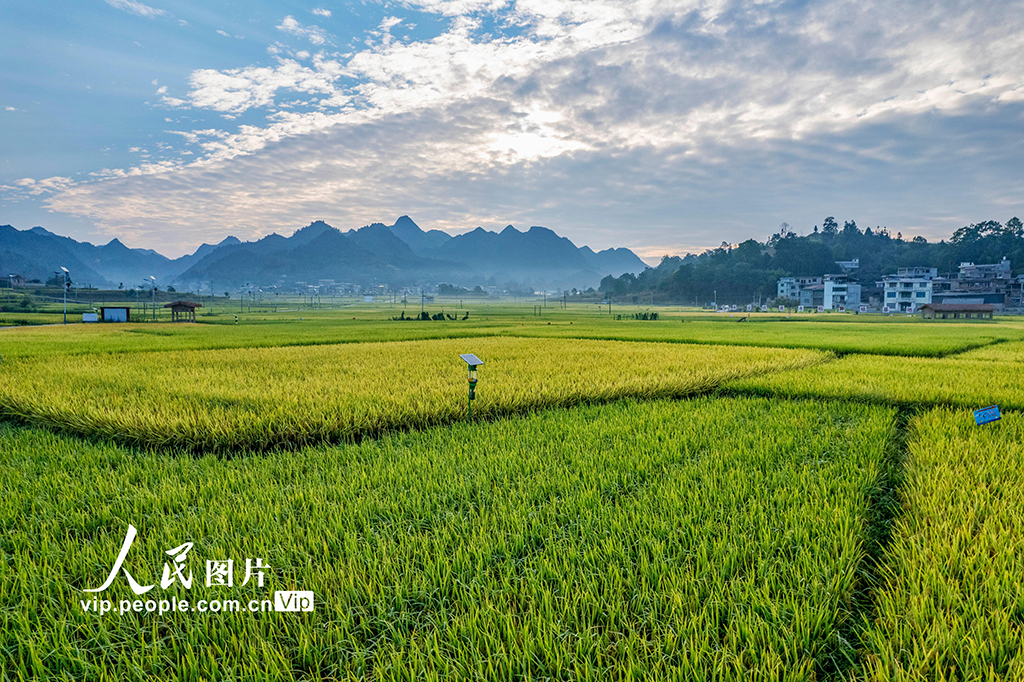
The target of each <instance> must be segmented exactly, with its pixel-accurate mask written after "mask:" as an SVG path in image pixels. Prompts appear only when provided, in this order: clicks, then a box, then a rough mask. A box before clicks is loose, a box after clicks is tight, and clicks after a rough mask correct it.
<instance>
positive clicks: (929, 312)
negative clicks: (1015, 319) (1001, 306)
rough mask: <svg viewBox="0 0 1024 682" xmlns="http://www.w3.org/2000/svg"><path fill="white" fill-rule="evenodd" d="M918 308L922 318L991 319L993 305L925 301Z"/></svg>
mask: <svg viewBox="0 0 1024 682" xmlns="http://www.w3.org/2000/svg"><path fill="white" fill-rule="evenodd" d="M920 310H921V319H922V320H991V319H992V311H993V310H995V306H994V305H992V304H991V303H925V304H924V305H923V306H921V308H920Z"/></svg>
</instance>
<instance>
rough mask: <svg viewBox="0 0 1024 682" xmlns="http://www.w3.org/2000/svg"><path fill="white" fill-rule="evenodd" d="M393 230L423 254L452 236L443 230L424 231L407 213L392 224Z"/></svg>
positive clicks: (414, 249)
mask: <svg viewBox="0 0 1024 682" xmlns="http://www.w3.org/2000/svg"><path fill="white" fill-rule="evenodd" d="M391 232H392V233H393V234H394V235H395V236H396V237H398V238H399V239H401V240H402V241H403V242H405V243H406V244H408V245H409V248H411V249H412V250H413V251H415V252H416V253H418V254H422V253H423V252H424V251H429V250H430V249H436V248H437V247H439V246H441V245H442V244H444V243H445V242H447V241H450V240H451V238H452V236H451V235H450V234H448V233H447V232H442V231H441V230H430V231H429V232H424V231H423V230H422V229H420V226H419V225H417V224H416V223H414V222H413V221H412V218H410V217H409V216H407V215H404V216H402V217H401V218H399V219H398V220H396V221H395V224H394V225H392V226H391Z"/></svg>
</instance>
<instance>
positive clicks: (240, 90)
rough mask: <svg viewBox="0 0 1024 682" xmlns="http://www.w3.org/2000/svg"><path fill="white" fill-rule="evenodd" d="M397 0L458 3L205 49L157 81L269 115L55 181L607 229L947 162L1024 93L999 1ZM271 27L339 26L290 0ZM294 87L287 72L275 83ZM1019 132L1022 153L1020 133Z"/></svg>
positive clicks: (180, 213) (116, 200)
mask: <svg viewBox="0 0 1024 682" xmlns="http://www.w3.org/2000/svg"><path fill="white" fill-rule="evenodd" d="M403 4H404V5H405V6H408V7H414V8H418V9H421V10H426V11H431V12H435V13H437V14H441V15H444V16H446V17H450V19H449V22H450V23H449V27H448V28H447V30H444V31H443V32H441V33H440V34H439V35H437V36H436V37H434V38H431V39H425V40H415V41H411V42H408V41H407V42H398V41H395V40H394V39H392V38H391V33H390V32H391V30H392V29H393V28H394V27H395V26H397V25H399V24H400V23H401V22H402V20H401V19H399V18H397V17H390V16H388V17H385V18H384V19H383V20H382V22H381V23H380V25H379V26H378V27H376V29H375V30H374V31H372V32H370V33H371V34H372V35H371V36H370V37H372V38H373V40H371V44H370V45H369V47H367V48H366V49H362V50H361V51H357V52H355V53H354V54H351V55H345V56H342V55H335V54H324V53H319V54H315V55H313V56H312V62H311V63H307V65H303V64H302V63H300V62H299V61H298V60H303V62H305V60H306V59H308V58H309V57H310V56H309V54H308V53H306V51H300V52H291V51H290V50H289V48H288V47H287V46H285V45H282V44H280V43H277V44H275V45H271V46H269V47H268V52H270V53H271V54H273V55H274V56H273V58H272V59H271V60H269V61H272V62H274V63H273V64H271V65H252V66H246V67H243V68H237V69H230V70H214V69H199V70H196V71H195V72H193V73H192V75H191V77H190V79H189V91H188V93H187V95H184V96H183V98H180V99H179V98H172V97H169V96H168V95H167V94H166V90H165V89H164V88H161V89H160V90H159V91H158V94H160V95H162V97H163V99H162V101H163V103H164V104H166V105H168V106H173V107H180V108H197V109H208V110H212V111H216V112H220V113H222V114H224V115H225V116H238V115H240V114H242V113H243V112H246V111H249V110H253V109H256V110H258V109H263V110H265V112H266V113H267V120H266V122H265V123H263V124H260V125H253V124H251V123H250V124H246V125H239V126H237V127H235V128H233V129H230V130H215V131H209V130H204V131H179V132H176V133H175V134H176V135H178V136H180V137H181V138H182V143H183V144H187V145H193V149H194V150H195V151H196V152H197V158H195V159H194V160H193V161H191V162H189V163H187V164H185V163H181V162H180V161H179V160H177V159H180V156H181V155H184V154H183V153H182V154H179V156H178V157H176V160H175V161H173V162H171V161H165V162H159V163H157V162H154V163H151V164H143V165H139V166H137V167H133V168H131V169H127V170H124V171H117V170H114V171H107V175H105V176H104V177H107V178H110V180H105V181H101V182H90V183H80V184H77V185H74V186H68V187H67V188H66V189H65V190H64V191H62V192H60V193H59V194H57V195H56V196H54V197H52V198H51V199H50V200H49V205H50V206H51V207H52V208H54V209H55V210H60V211H64V212H67V213H72V214H75V215H84V216H88V217H91V218H93V219H94V220H96V221H98V223H99V224H100V225H101V226H104V227H105V229H109V230H111V231H114V230H121V229H127V228H129V227H130V228H131V229H134V230H138V231H150V232H151V233H152V234H154V235H156V234H158V233H161V230H166V228H167V227H173V228H174V230H171V231H170V232H169V234H172V235H174V236H173V237H169V238H177V235H182V234H188V230H195V229H200V228H195V227H194V225H208V224H211V222H216V223H217V224H219V225H222V226H223V227H224V229H229V228H230V229H233V230H235V231H240V230H242V229H245V228H246V226H251V225H253V224H260V225H262V226H263V228H261V229H265V230H266V231H271V230H274V229H277V230H282V229H287V227H288V226H289V225H291V226H294V224H295V223H296V221H298V222H302V220H303V218H301V216H307V215H309V214H310V213H311V212H315V213H316V214H317V215H325V216H326V215H334V216H336V219H337V220H341V221H349V222H348V223H347V224H354V225H358V224H361V221H369V220H377V219H382V218H383V217H384V216H385V215H386V214H387V213H388V212H389V211H391V212H394V211H399V212H407V211H413V210H419V211H422V214H423V215H426V216H428V217H430V218H431V219H432V220H434V221H435V225H439V226H442V227H452V228H454V227H458V226H465V225H466V224H472V223H471V222H470V221H482V220H483V219H484V218H488V217H493V218H494V219H495V220H497V221H500V220H506V221H507V220H509V219H511V218H512V217H513V216H512V215H511V213H514V212H518V213H519V214H520V215H535V216H537V217H536V219H537V220H538V221H543V220H544V217H543V216H544V215H562V216H567V220H580V221H583V220H586V221H589V222H588V224H589V225H590V226H591V229H593V230H598V229H599V228H598V226H599V225H603V224H607V223H609V221H612V220H617V221H620V224H633V223H635V222H636V218H635V217H634V216H633V215H631V213H630V211H634V212H636V211H648V210H649V211H655V210H661V211H663V213H664V215H660V214H659V215H658V216H655V217H653V218H651V219H650V221H649V222H650V223H651V224H652V225H653V227H654V228H659V229H669V228H670V227H671V226H673V225H677V223H676V222H673V221H674V220H676V218H675V217H674V213H673V210H672V207H675V208H676V209H677V210H676V211H675V213H676V214H681V213H683V211H681V210H678V207H680V206H683V205H685V206H686V207H687V208H686V211H685V212H686V213H687V214H688V215H689V214H691V213H692V214H694V215H702V216H704V218H706V217H707V216H709V215H713V214H714V212H713V210H712V209H714V208H717V210H719V211H720V212H723V213H728V212H729V211H731V210H732V209H733V206H734V205H735V204H736V203H737V198H738V197H745V196H747V195H750V196H753V197H756V198H753V199H751V201H756V202H760V205H762V206H772V205H776V204H777V203H778V202H780V201H782V199H780V197H784V196H786V195H785V188H786V186H787V183H791V184H793V185H794V186H800V187H801V189H799V190H793V191H800V192H805V193H807V195H817V196H818V197H832V199H831V200H833V201H836V202H842V201H852V200H853V199H847V198H844V197H843V196H841V195H839V194H836V193H835V188H836V187H839V186H845V187H869V186H870V183H871V182H877V178H878V177H880V174H887V175H892V178H891V183H892V184H893V185H894V186H895V185H896V184H899V182H900V180H899V177H903V176H900V175H899V173H897V172H891V173H890V171H893V169H901V168H908V167H912V168H913V171H912V172H910V171H905V173H906V174H908V175H907V177H910V176H912V177H922V174H923V173H925V172H926V171H924V170H922V169H924V168H928V169H933V168H934V169H941V168H943V167H945V164H943V163H941V161H942V155H943V154H947V153H949V152H950V150H953V153H954V154H957V155H958V158H960V157H962V156H964V155H968V156H970V155H971V154H975V156H977V154H976V152H972V151H971V150H972V149H988V150H997V151H998V150H999V147H1000V145H999V144H998V143H994V142H989V141H981V142H978V143H977V144H976V145H974V143H972V145H974V146H972V145H968V144H962V145H959V146H958V144H957V142H956V136H955V135H954V134H951V132H950V131H949V130H946V129H945V128H941V132H937V131H939V130H940V128H939V127H938V126H940V124H941V122H943V121H956V120H959V119H961V118H963V119H964V120H967V118H968V117H973V118H970V120H981V119H979V118H978V117H984V116H991V115H993V114H992V113H991V112H993V111H996V112H998V111H1004V110H1006V111H1009V109H1006V108H1007V107H1012V106H1017V107H1019V104H1015V103H1019V102H1020V101H1021V100H1024V94H1022V93H1024V38H1022V36H1024V21H1022V18H1021V17H1019V16H1017V15H1016V14H1015V13H1013V12H1012V11H1010V9H1009V8H1000V7H989V8H988V14H985V15H983V16H982V15H980V14H976V13H975V12H974V11H972V10H960V9H957V8H956V7H952V8H951V7H950V6H948V5H943V6H933V5H932V4H930V3H927V2H923V1H922V2H919V3H914V7H913V8H912V10H911V9H905V8H904V9H897V8H894V6H892V5H891V4H886V3H883V2H880V1H878V2H872V1H871V0H866V1H865V2H864V3H862V4H858V5H856V6H853V7H851V6H850V5H848V4H845V3H837V2H828V3H815V4H811V5H807V6H796V7H795V8H794V9H785V10H780V9H778V8H775V7H769V6H766V5H756V6H749V7H744V6H733V5H730V4H726V3H724V2H721V1H719V0H694V1H693V2H689V1H687V2H671V3H668V2H661V1H660V0H639V1H638V2H634V3H621V2H617V1H613V0H588V1H583V2H563V1H559V0H520V1H519V2H517V3H516V4H515V5H514V6H513V5H512V4H511V3H507V2H500V1H497V0H494V1H492V0H425V1H422V2H411V1H410V2H405V3H403ZM485 12H492V13H494V21H493V22H490V24H489V25H501V26H511V27H513V30H511V31H510V32H509V33H508V34H503V33H501V32H500V31H496V32H492V33H487V34H485V33H482V31H481V26H482V22H481V20H480V15H481V14H482V13H485ZM277 28H278V29H280V30H281V31H283V32H285V33H289V34H290V35H295V36H299V37H303V38H305V39H308V40H310V41H311V42H313V43H314V44H315V45H323V44H325V43H326V41H327V35H326V33H325V32H323V30H322V29H320V28H319V27H315V26H311V27H306V26H303V25H302V24H300V23H299V22H298V21H296V20H295V19H294V18H293V17H291V16H288V17H285V19H284V20H283V21H282V23H281V25H279V26H278V27H277ZM489 30H490V29H489ZM317 40H319V41H320V42H317ZM289 54H291V55H294V59H289V58H285V55H289ZM283 92H288V93H291V96H289V98H288V101H286V102H285V103H283V104H282V103H281V102H279V101H278V97H279V96H280V93H283ZM296 93H297V99H298V103H297V102H296ZM302 103H305V106H301V104H302ZM282 107H285V108H287V109H288V110H287V111H285V110H282ZM903 122H910V123H908V124H907V125H908V127H907V128H905V129H904V128H901V127H900V126H901V125H903ZM951 125H952V124H951ZM866 130H872V131H876V132H874V133H873V134H874V135H876V136H877V137H874V138H872V137H870V136H862V134H861V133H862V131H866ZM877 131H882V132H877ZM965 134H966V133H965ZM971 134H975V133H974V132H971ZM978 134H980V133H978ZM908 140H912V141H913V143H911V142H908ZM1015 145H1016V146H1015ZM1002 146H1004V147H1005V154H1006V155H1011V152H1012V151H1013V150H1014V149H1018V150H1019V147H1020V142H1018V141H1016V139H1015V138H1013V139H1008V140H1007V142H1006V144H1004V145H1002ZM189 151H191V150H189ZM971 158H974V157H971ZM979 158H980V157H979ZM960 161H962V162H964V163H967V164H968V165H969V166H970V167H972V168H983V166H975V165H971V164H974V163H975V162H974V161H971V160H970V159H967V160H964V159H963V158H960ZM977 163H981V161H978V162H977ZM1000 163H1002V161H1000ZM1006 163H1010V162H1009V161H1006ZM751 168H756V169H757V170H756V172H755V171H753V170H750V171H749V172H750V173H752V174H753V175H751V176H747V175H745V172H747V170H748V169H751ZM822 169H828V174H827V175H823V174H822ZM927 172H928V173H931V172H933V171H932V170H928V171H927ZM934 173H936V175H934V176H929V177H931V178H932V180H931V185H932V186H931V187H930V188H929V189H928V191H929V192H932V193H933V194H934V192H935V189H934V187H936V186H940V185H941V186H944V187H946V188H947V189H948V191H945V194H947V195H948V196H944V197H942V200H943V201H946V202H947V210H946V211H945V213H944V214H943V215H948V214H949V213H950V211H949V210H948V202H952V201H954V200H957V201H960V202H961V204H966V203H968V202H969V201H970V200H971V199H970V197H969V196H968V195H966V194H964V192H967V191H968V188H967V187H966V186H964V183H957V182H952V184H950V181H949V180H948V179H946V180H944V179H943V177H942V175H941V172H940V170H934ZM977 175H978V177H979V182H980V178H982V177H987V175H986V174H985V173H984V172H981V173H978V174H977ZM826 178H827V180H826ZM840 180H841V181H840ZM943 182H946V183H947V184H946V185H942V183H943ZM901 186H902V185H901ZM197 188H201V190H202V191H201V192H197ZM254 188H258V191H256V190H255V189H254ZM730 188H731V189H730ZM904 189H906V190H907V191H908V192H910V191H911V190H912V189H913V188H912V187H911V186H909V185H907V186H905V187H904ZM1010 189H1012V188H1008V187H1004V186H1002V185H999V186H998V187H993V188H992V189H991V194H992V195H993V196H996V195H998V196H999V197H1006V196H1012V192H1011V191H1010ZM887 191H890V192H891V191H893V190H887ZM979 191H980V190H979ZM985 191H989V190H985ZM730 192H732V193H731V194H730ZM745 193H746V194H745ZM200 194H201V196H202V199H198V198H197V197H198V196H199V195H200ZM801 196H805V195H801ZM851 196H854V195H853V194H851ZM396 197H398V198H396ZM822 200H823V199H819V198H815V199H814V201H822ZM716 201H717V202H718V203H715V202H716ZM403 202H404V204H405V207H404V208H403V206H402V205H400V204H403ZM773 202H774V203H773ZM410 203H411V204H415V205H414V206H409V205H408V204H410ZM868 203H871V202H868ZM523 206H531V207H536V208H535V209H530V211H534V212H533V213H530V212H529V211H526V210H524V209H523V208H522V207H523ZM581 207H583V208H581ZM624 207H625V208H624ZM648 207H652V208H648ZM657 207H662V208H657ZM899 210H909V209H903V208H900V209H899ZM588 211H590V212H589V213H588ZM702 211H703V213H701V212H702ZM332 212H333V213H332ZM503 214H509V215H506V217H505V218H504V219H502V218H500V216H501V215H503ZM206 216H211V217H216V221H211V220H210V219H207V217H206ZM572 216H577V217H572ZM925 218H927V216H925ZM925 218H922V220H925ZM688 219H691V220H692V218H688ZM766 220H768V218H766ZM781 220H789V221H790V222H794V224H795V223H796V221H795V220H792V219H791V216H790V215H783V216H774V215H772V216H771V218H770V221H769V225H777V224H778V223H779V222H781ZM817 220H818V221H819V222H820V217H819V218H817ZM858 220H860V218H858ZM883 220H884V219H883ZM933 220H934V221H940V220H948V218H946V217H941V218H940V217H935V218H934V219H933ZM461 221H466V222H461ZM943 224H945V223H943ZM730 225H732V224H731V223H730ZM162 226H163V227H162ZM740 227H741V226H740V225H739V219H737V222H736V223H735V229H740ZM607 229H609V230H610V229H611V227H608V228H607ZM652 229H653V228H652ZM702 229H703V228H702ZM730 229H732V228H731V227H730ZM905 232H906V230H905ZM239 236H243V233H240V234H239ZM253 236H255V235H253ZM609 241H611V240H609ZM718 241H721V240H720V239H719V240H718ZM718 241H713V243H714V244H717V243H718ZM611 243H614V242H611ZM647 243H648V244H676V245H679V244H695V243H698V239H697V238H695V237H694V238H691V237H687V238H686V239H682V238H672V239H670V238H665V237H659V236H657V235H654V236H652V237H651V239H650V240H649V241H648V242H647ZM605 245H609V243H608V241H606V242H605ZM652 248H661V247H652ZM645 253H647V252H645Z"/></svg>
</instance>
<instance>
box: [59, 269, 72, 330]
mask: <svg viewBox="0 0 1024 682" xmlns="http://www.w3.org/2000/svg"><path fill="white" fill-rule="evenodd" d="M60 269H61V272H58V273H57V274H58V275H61V283H62V284H63V285H64V324H67V323H68V288H70V287H71V277H70V275H69V273H68V269H67V268H66V267H64V266H63V265H62V266H60Z"/></svg>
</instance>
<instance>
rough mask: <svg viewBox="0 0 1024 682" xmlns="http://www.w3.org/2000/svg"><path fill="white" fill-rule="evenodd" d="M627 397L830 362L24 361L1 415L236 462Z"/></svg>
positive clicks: (699, 357) (557, 351)
mask: <svg viewBox="0 0 1024 682" xmlns="http://www.w3.org/2000/svg"><path fill="white" fill-rule="evenodd" d="M470 351H471V352H474V353H476V354H477V355H478V356H480V357H481V358H482V359H484V361H485V363H486V364H485V365H484V366H483V367H482V369H481V371H480V377H481V378H480V384H479V386H478V388H477V396H478V397H477V400H475V401H474V404H473V409H474V412H475V415H476V416H477V417H478V418H482V419H488V418H492V417H494V416H497V415H502V414H510V413H514V412H523V411H528V410H534V409H542V408H545V407H552V406H560V407H567V406H571V405H576V404H579V403H586V402H607V401H610V400H616V399H620V398H626V397H643V398H668V397H682V396H687V395H693V394H695V393H700V392H703V391H707V390H710V389H712V388H714V387H715V386H717V385H719V384H720V383H722V382H723V381H726V380H728V379H732V378H735V377H740V376H746V375H750V374H756V373H761V372H768V371H773V370H778V369H789V368H794V367H801V366H806V365H809V364H814V363H816V362H822V361H823V360H825V359H827V355H826V354H824V353H820V352H816V351H794V350H783V349H761V348H743V347H736V348H726V347H720V348H710V347H701V346H684V345H678V344H643V343H621V342H612V341H580V340H566V339H546V340H530V341H523V340H521V339H515V338H479V339H474V340H473V341H472V342H466V341H460V340H435V341H415V342H405V343H372V344H371V343H366V344H356V345H333V346H310V347H289V348H251V349H245V350H223V351H181V352H166V353H146V354H142V355H136V356H133V357H132V358H131V361H130V362H126V361H125V358H124V357H123V356H119V355H91V356H85V357H77V356H66V357H51V358H46V359H44V360H30V359H18V360H12V361H10V362H5V363H4V364H3V365H2V366H0V413H2V414H3V415H5V416H7V417H8V418H14V419H17V420H18V421H20V422H22V423H26V424H32V425H38V426H48V427H51V428H55V429H58V430H61V431H64V432H68V433H74V434H77V435H83V436H90V437H96V438H108V439H113V440H116V441H118V442H121V443H126V444H130V445H140V446H149V447H177V448H182V449H187V450H191V451H210V452H231V451H233V450H250V451H251V450H266V449H269V448H273V447H291V448H294V447H300V446H302V445H307V444H312V443H317V442H338V441H344V440H353V439H357V438H361V437H364V436H367V435H375V434H379V433H381V432H383V431H386V430H389V429H402V428H404V429H408V428H423V427H427V426H431V425H437V424H442V423H450V422H452V421H456V420H460V419H465V418H466V413H467V409H466V405H467V394H468V384H467V368H466V365H465V363H464V362H463V361H462V360H460V359H459V354H460V353H466V352H470Z"/></svg>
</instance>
